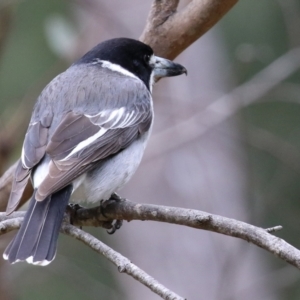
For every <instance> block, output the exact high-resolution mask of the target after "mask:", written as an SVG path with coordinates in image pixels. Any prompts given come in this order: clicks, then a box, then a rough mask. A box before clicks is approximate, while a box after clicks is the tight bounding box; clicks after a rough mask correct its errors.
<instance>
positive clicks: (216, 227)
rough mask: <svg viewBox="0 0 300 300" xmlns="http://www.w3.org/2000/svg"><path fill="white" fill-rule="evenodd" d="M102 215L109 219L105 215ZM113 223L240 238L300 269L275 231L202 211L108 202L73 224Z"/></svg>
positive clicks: (299, 258) (298, 258) (298, 257)
mask: <svg viewBox="0 0 300 300" xmlns="http://www.w3.org/2000/svg"><path fill="white" fill-rule="evenodd" d="M101 211H102V212H103V213H104V214H105V216H106V217H104V216H103V215H102V213H101ZM20 216H21V212H15V213H13V214H12V215H11V216H9V217H6V216H5V214H4V213H0V222H5V221H6V220H8V219H11V218H15V217H16V218H19V217H20ZM113 219H119V220H126V221H132V220H142V221H158V222H165V223H171V224H177V225H184V226H188V227H192V228H197V229H204V230H208V231H213V232H217V233H221V234H224V235H228V236H232V237H236V238H240V239H243V240H245V241H247V242H250V243H252V244H254V245H256V246H258V247H260V248H263V249H265V250H266V251H268V252H270V253H272V254H274V255H275V256H277V257H279V258H281V259H282V260H284V261H286V262H288V263H289V264H291V265H293V266H295V267H296V268H298V269H300V251H299V250H298V249H296V248H295V247H293V246H292V245H290V244H288V243H287V242H285V241H284V240H283V239H280V238H278V237H275V236H273V235H271V234H270V233H269V232H268V231H272V230H270V229H263V228H260V227H256V226H253V225H250V224H247V223H244V222H241V221H237V220H234V219H229V218H226V217H221V216H218V215H213V214H209V213H206V212H202V211H199V210H193V209H185V208H178V207H169V206H161V205H152V204H139V203H134V202H131V201H128V200H122V201H120V202H115V201H108V202H107V203H106V204H105V206H103V207H102V208H101V209H100V207H94V208H89V209H85V208H82V209H79V210H77V211H76V214H75V215H74V216H73V219H72V222H73V224H74V225H77V226H95V227H97V226H101V227H105V228H107V226H103V224H105V225H107V222H108V221H110V220H113ZM0 224H2V223H0ZM0 228H1V227H0ZM275 228H276V227H275ZM0 231H1V230H0ZM3 233H5V232H3ZM0 234H1V233H0Z"/></svg>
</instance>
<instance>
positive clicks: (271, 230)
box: [265, 225, 283, 233]
mask: <svg viewBox="0 0 300 300" xmlns="http://www.w3.org/2000/svg"><path fill="white" fill-rule="evenodd" d="M282 228H283V227H282V226H281V225H278V226H274V227H270V228H266V229H265V231H266V232H268V233H273V232H276V231H280V230H282Z"/></svg>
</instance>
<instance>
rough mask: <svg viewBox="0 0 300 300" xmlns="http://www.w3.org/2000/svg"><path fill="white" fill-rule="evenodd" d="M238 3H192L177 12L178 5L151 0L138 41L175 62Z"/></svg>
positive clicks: (230, 0)
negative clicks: (145, 21) (147, 15)
mask: <svg viewBox="0 0 300 300" xmlns="http://www.w3.org/2000/svg"><path fill="white" fill-rule="evenodd" d="M237 1H238V0H193V1H191V2H190V3H189V4H188V5H187V6H186V7H184V9H183V10H182V11H180V12H176V9H177V6H178V3H179V1H177V0H154V1H153V4H152V7H151V10H150V13H149V17H148V20H147V24H146V26H145V30H144V32H143V33H142V35H141V37H140V40H141V41H143V42H144V43H146V44H148V45H150V46H151V47H152V48H153V50H154V52H155V53H156V54H157V55H160V56H163V57H166V58H169V59H174V58H175V57H176V56H178V55H179V54H180V53H181V52H183V51H184V50H185V49H186V48H187V47H189V46H190V45H191V44H192V43H194V42H195V41H196V40H197V39H199V38H200V37H201V36H202V35H203V34H204V33H206V32H207V31H208V30H209V29H210V28H211V27H213V26H214V25H215V24H216V23H217V22H218V21H219V20H220V19H221V18H222V17H223V16H224V15H225V14H226V13H227V12H228V11H229V10H230V9H231V8H232V6H233V5H234V4H236V3H237Z"/></svg>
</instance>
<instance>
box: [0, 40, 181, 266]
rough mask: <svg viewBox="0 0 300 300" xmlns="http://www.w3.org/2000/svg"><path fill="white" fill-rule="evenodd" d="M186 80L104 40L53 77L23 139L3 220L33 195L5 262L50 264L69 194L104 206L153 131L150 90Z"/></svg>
mask: <svg viewBox="0 0 300 300" xmlns="http://www.w3.org/2000/svg"><path fill="white" fill-rule="evenodd" d="M184 73H185V74H187V70H186V68H185V67H183V66H182V65H180V64H178V63H175V62H173V61H170V60H167V59H165V58H161V57H158V56H156V55H155V54H154V52H153V49H152V48H151V47H150V46H148V45H146V44H144V43H143V42H141V41H138V40H134V39H130V38H114V39H110V40H106V41H104V42H102V43H100V44H98V45H96V46H95V47H94V48H93V49H91V50H90V51H89V52H87V53H86V54H85V55H83V56H82V57H81V58H80V59H79V60H77V61H76V62H75V63H73V64H72V65H71V66H70V67H69V68H68V69H67V70H66V71H64V72H63V73H61V74H59V75H58V76H57V77H55V78H54V79H53V80H52V81H51V82H50V83H49V84H48V85H47V86H46V87H45V88H44V89H43V91H42V92H41V94H40V96H39V97H38V99H37V101H36V104H35V106H34V108H33V112H32V116H31V120H30V123H29V126H28V129H27V132H26V135H25V138H24V142H23V147H22V153H21V158H20V160H19V162H18V165H17V168H16V171H15V175H14V180H13V184H12V190H11V194H10V198H9V201H8V204H7V209H6V214H7V215H9V214H11V213H12V212H13V211H15V210H16V209H17V207H18V204H19V202H20V199H21V197H22V194H23V191H24V189H25V187H26V185H27V183H28V181H29V180H31V182H32V185H33V188H34V191H33V195H32V197H31V199H30V201H29V205H28V209H27V211H26V213H25V216H24V220H23V222H22V224H21V227H20V229H19V231H18V232H17V234H16V236H15V237H14V238H13V240H12V241H11V242H10V243H9V244H8V246H7V248H6V249H5V251H4V254H3V258H4V259H5V260H8V262H10V263H16V262H19V261H26V262H27V263H30V264H33V265H40V266H46V265H48V264H49V263H50V262H51V261H53V260H54V258H55V255H56V251H57V250H56V249H57V240H58V235H59V230H60V227H61V225H62V221H63V217H64V213H65V211H66V208H67V206H68V203H69V200H70V197H71V195H72V193H73V192H74V191H75V190H76V189H77V188H78V187H79V186H80V185H83V186H84V189H85V198H86V199H85V200H86V201H87V202H88V203H98V201H106V200H108V199H110V198H111V197H112V195H114V193H115V192H116V191H118V190H119V189H121V188H122V187H123V186H124V185H125V184H126V183H127V182H128V181H129V179H130V178H131V177H132V175H133V174H134V173H135V171H136V169H137V167H138V165H139V164H140V161H141V159H142V156H143V153H144V149H145V147H146V144H147V141H148V139H149V135H150V133H151V129H152V125H153V117H154V112H153V101H152V86H153V84H154V83H155V82H156V81H158V80H159V79H160V78H163V77H171V76H177V75H181V74H184Z"/></svg>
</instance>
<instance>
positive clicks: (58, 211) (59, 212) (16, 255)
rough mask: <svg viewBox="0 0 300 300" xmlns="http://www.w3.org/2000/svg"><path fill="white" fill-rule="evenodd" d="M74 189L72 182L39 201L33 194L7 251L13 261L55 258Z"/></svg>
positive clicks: (39, 261) (41, 262)
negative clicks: (61, 229)
mask: <svg viewBox="0 0 300 300" xmlns="http://www.w3.org/2000/svg"><path fill="white" fill-rule="evenodd" d="M72 189H73V187H72V185H69V186H67V187H65V188H63V189H62V190H60V191H58V192H56V193H55V194H53V195H51V196H49V197H47V198H46V199H44V200H43V201H36V200H35V194H33V196H32V198H31V200H30V203H29V208H28V210H27V212H26V214H25V217H24V221H23V223H22V225H21V228H20V230H19V231H18V233H17V235H16V236H15V238H14V239H13V240H12V241H11V242H10V244H9V245H8V246H7V248H6V249H5V251H4V254H3V257H4V259H6V260H8V261H9V262H10V263H15V262H18V261H24V260H26V261H27V262H28V263H32V264H34V265H41V266H46V265H48V264H49V263H50V262H51V261H52V260H53V259H54V257H55V254H56V245H57V240H58V234H59V230H60V227H61V224H62V220H63V217H64V212H65V210H66V207H67V205H68V202H69V199H70V196H71V193H72Z"/></svg>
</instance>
